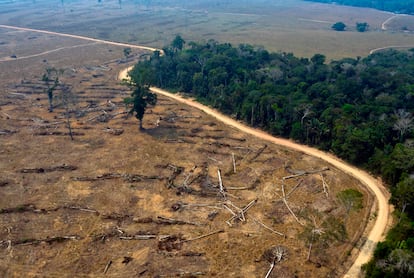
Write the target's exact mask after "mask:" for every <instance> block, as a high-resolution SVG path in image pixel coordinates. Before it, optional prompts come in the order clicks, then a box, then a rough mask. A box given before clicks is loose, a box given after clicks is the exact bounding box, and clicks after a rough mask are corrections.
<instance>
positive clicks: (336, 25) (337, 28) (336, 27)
mask: <svg viewBox="0 0 414 278" xmlns="http://www.w3.org/2000/svg"><path fill="white" fill-rule="evenodd" d="M331 28H332V29H334V30H335V31H345V28H346V25H345V23H343V22H342V21H339V22H336V23H334V24H333V25H332V27H331Z"/></svg>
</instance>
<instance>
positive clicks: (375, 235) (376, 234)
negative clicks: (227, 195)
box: [0, 24, 390, 278]
mask: <svg viewBox="0 0 414 278" xmlns="http://www.w3.org/2000/svg"><path fill="white" fill-rule="evenodd" d="M0 28H8V29H14V30H20V31H28V32H37V33H44V34H50V35H56V36H62V37H69V38H74V39H81V40H87V41H93V42H99V43H105V44H109V45H115V46H122V47H131V48H135V49H143V50H149V51H157V50H158V51H160V50H159V49H156V48H152V47H146V46H140V45H133V44H128V43H120V42H113V41H106V40H100V39H95V38H89V37H84V36H78V35H71V34H65V33H57V32H52V31H46V30H37V29H30V28H23V27H16V26H9V25H1V24H0ZM130 69H131V68H127V69H125V70H123V71H121V73H120V74H119V75H118V79H120V80H122V79H124V78H127V73H128V71H129V70H130ZM151 90H152V91H153V92H155V93H157V94H161V95H164V96H167V97H169V98H172V99H174V100H177V101H180V102H182V103H185V104H187V105H190V106H193V107H195V108H197V109H200V110H202V111H204V112H205V113H206V114H209V115H211V116H213V117H215V118H216V119H217V120H219V121H221V122H223V123H225V124H227V125H229V126H232V127H234V128H237V129H239V130H241V131H243V132H246V133H248V134H251V135H253V136H256V137H258V138H261V139H263V140H267V141H269V142H272V143H275V144H278V145H281V146H284V147H287V148H290V149H293V150H297V151H300V152H303V153H305V154H308V155H312V156H315V157H318V158H320V159H323V160H325V161H326V162H328V163H330V164H332V165H333V166H335V167H337V168H338V169H341V170H342V171H344V172H346V173H348V174H350V175H351V176H353V177H355V178H357V179H358V180H360V181H361V182H362V183H363V184H364V185H365V186H366V187H367V188H369V189H370V190H371V191H372V192H373V194H374V195H375V197H376V199H377V207H378V210H377V216H376V220H375V224H374V226H373V228H372V230H371V231H370V232H369V234H368V236H367V240H366V243H365V244H364V245H363V246H362V248H361V250H360V252H359V255H358V257H357V258H356V260H355V262H354V264H353V265H352V267H351V268H350V269H349V270H348V272H347V273H346V274H345V276H344V277H346V278H351V277H352V278H354V277H358V276H359V274H360V269H361V265H363V264H364V263H366V262H368V260H369V259H370V258H371V256H372V253H373V251H374V248H375V245H376V243H377V242H378V241H380V240H382V239H383V237H384V235H385V233H386V231H387V228H388V223H389V217H390V206H389V205H388V194H387V190H386V189H385V188H384V186H383V185H382V184H381V182H379V181H378V180H376V179H375V178H373V177H372V176H370V175H369V174H368V173H366V172H364V171H361V170H359V169H357V168H355V167H353V166H351V165H349V164H347V163H345V162H343V161H341V160H340V159H338V158H336V157H334V156H332V155H330V154H328V153H325V152H322V151H319V150H317V149H313V148H310V147H308V146H303V145H299V144H296V143H294V142H292V141H289V140H286V139H281V138H276V137H273V136H271V135H269V134H267V133H265V132H263V131H260V130H257V129H254V128H251V127H248V126H246V125H244V124H241V123H239V122H237V121H235V120H233V119H231V118H229V117H227V116H225V115H223V114H221V113H219V112H217V111H216V110H214V109H211V108H209V107H207V106H205V105H202V104H200V103H198V102H196V101H194V100H192V99H187V98H184V97H182V96H180V95H178V94H172V93H169V92H167V91H164V90H161V89H159V88H151Z"/></svg>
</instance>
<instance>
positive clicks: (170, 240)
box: [158, 234, 183, 252]
mask: <svg viewBox="0 0 414 278" xmlns="http://www.w3.org/2000/svg"><path fill="white" fill-rule="evenodd" d="M182 247H183V237H182V235H181V234H179V235H170V236H166V237H163V238H162V239H160V240H159V241H158V250H161V251H167V252H171V251H174V250H181V248H182Z"/></svg>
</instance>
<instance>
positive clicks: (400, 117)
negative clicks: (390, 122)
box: [393, 109, 414, 140]
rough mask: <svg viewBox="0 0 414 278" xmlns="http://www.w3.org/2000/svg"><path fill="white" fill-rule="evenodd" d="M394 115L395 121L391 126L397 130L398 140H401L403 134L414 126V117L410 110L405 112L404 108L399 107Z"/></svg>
mask: <svg viewBox="0 0 414 278" xmlns="http://www.w3.org/2000/svg"><path fill="white" fill-rule="evenodd" d="M394 115H395V118H396V121H395V123H394V126H393V128H394V130H396V131H398V132H399V135H400V140H403V138H404V135H405V134H406V133H407V132H409V131H411V130H412V129H413V128H414V118H413V116H412V115H411V113H410V112H407V111H405V110H404V109H399V110H398V111H396V112H395V113H394Z"/></svg>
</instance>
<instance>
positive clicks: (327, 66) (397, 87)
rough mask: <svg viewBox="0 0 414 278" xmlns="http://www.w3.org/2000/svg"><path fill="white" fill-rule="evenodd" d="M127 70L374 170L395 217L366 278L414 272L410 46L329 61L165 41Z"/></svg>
mask: <svg viewBox="0 0 414 278" xmlns="http://www.w3.org/2000/svg"><path fill="white" fill-rule="evenodd" d="M164 53H165V55H160V54H161V53H160V52H158V51H157V52H154V54H153V55H152V56H151V57H150V58H149V59H147V60H145V61H141V62H139V63H138V64H137V65H136V66H135V67H134V69H133V71H132V72H131V76H132V79H133V81H134V82H136V83H137V84H141V85H154V86H158V87H162V88H167V89H170V90H174V91H180V92H185V93H187V94H189V95H191V96H193V97H196V98H197V99H198V100H199V101H200V102H203V103H206V104H208V105H211V106H213V107H215V108H217V109H219V110H220V111H222V112H224V113H226V114H228V115H231V116H232V117H233V118H236V119H240V120H243V121H245V122H247V123H248V124H250V125H252V126H254V127H259V128H261V129H264V130H267V131H268V132H270V133H272V134H274V135H277V136H283V137H287V138H292V139H294V140H296V141H299V142H301V143H304V144H309V145H313V146H316V147H318V148H320V149H323V150H326V151H330V152H333V153H335V154H336V155H338V156H339V157H341V158H343V159H346V160H347V161H349V162H351V163H353V164H355V165H358V166H361V167H364V168H366V169H368V170H369V171H371V172H372V173H374V174H378V175H381V176H382V177H383V179H384V180H385V181H386V182H387V184H388V185H389V189H390V191H391V192H392V198H391V202H392V203H393V204H394V205H395V207H396V218H397V219H398V223H397V224H396V226H395V228H393V229H392V231H391V232H390V233H389V235H388V237H387V240H386V241H385V242H383V243H381V244H379V246H378V248H377V251H376V252H375V260H374V261H372V262H371V263H370V264H368V265H367V266H366V271H367V277H385V275H389V277H397V276H401V277H405V276H404V275H405V274H408V273H410V275H412V274H413V273H414V253H413V251H412V250H414V220H413V219H414V177H413V175H414V119H413V112H414V49H411V51H406V52H399V51H395V50H388V51H384V52H379V53H375V54H372V55H370V56H368V57H366V58H359V57H358V58H356V59H354V58H346V59H342V60H339V61H333V62H331V63H326V62H325V56H323V55H321V54H316V55H314V56H313V57H312V58H310V59H308V58H298V57H295V56H294V55H293V54H290V53H269V52H268V51H266V50H265V49H262V48H255V47H252V46H250V45H240V46H238V47H233V46H232V45H230V44H228V43H218V42H216V41H209V42H207V43H203V44H200V43H194V42H191V43H189V44H188V45H185V42H184V40H183V39H182V38H181V37H180V36H177V37H176V39H175V40H174V41H173V42H172V43H171V45H170V46H168V47H166V48H165V49H164Z"/></svg>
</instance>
